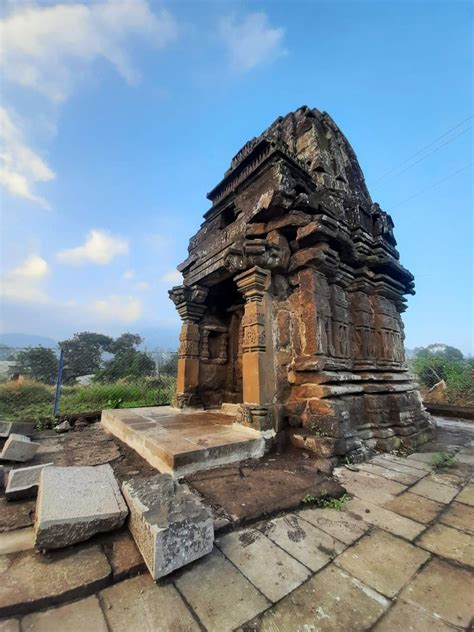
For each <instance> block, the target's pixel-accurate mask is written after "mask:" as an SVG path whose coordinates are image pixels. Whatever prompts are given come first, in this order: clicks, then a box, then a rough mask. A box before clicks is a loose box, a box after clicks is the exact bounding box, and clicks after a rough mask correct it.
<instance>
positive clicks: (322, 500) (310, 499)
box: [303, 490, 350, 511]
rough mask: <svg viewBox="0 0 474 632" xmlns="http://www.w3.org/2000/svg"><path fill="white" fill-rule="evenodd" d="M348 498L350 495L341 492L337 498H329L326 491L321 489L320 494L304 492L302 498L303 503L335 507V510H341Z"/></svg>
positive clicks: (322, 507)
mask: <svg viewBox="0 0 474 632" xmlns="http://www.w3.org/2000/svg"><path fill="white" fill-rule="evenodd" d="M348 500H350V496H348V495H347V494H343V495H342V496H340V497H339V498H331V497H330V496H328V493H327V492H326V491H325V490H323V492H322V494H321V496H319V497H318V496H312V495H311V494H306V496H305V497H304V498H303V503H304V504H305V505H316V506H317V507H320V508H321V509H336V510H337V511H341V510H342V509H344V506H345V504H346V503H347V501H348Z"/></svg>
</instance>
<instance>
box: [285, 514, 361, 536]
mask: <svg viewBox="0 0 474 632" xmlns="http://www.w3.org/2000/svg"><path fill="white" fill-rule="evenodd" d="M298 515H299V516H301V517H302V518H304V520H306V521H307V522H310V523H311V524H313V525H314V526H315V527H318V528H319V529H321V531H324V532H325V533H328V534H329V535H332V536H333V537H334V538H337V539H338V540H340V541H341V542H344V544H352V543H353V542H355V541H356V540H358V539H359V538H360V537H361V536H362V535H364V533H365V532H366V531H367V530H368V529H369V525H368V524H366V523H365V522H364V521H363V520H362V519H361V518H360V517H359V516H355V515H354V516H353V515H351V514H350V513H348V512H347V511H336V510H334V509H304V510H303V511H300V512H299V513H298Z"/></svg>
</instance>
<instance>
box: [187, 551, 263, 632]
mask: <svg viewBox="0 0 474 632" xmlns="http://www.w3.org/2000/svg"><path fill="white" fill-rule="evenodd" d="M174 583H175V584H176V586H177V588H178V590H179V591H180V593H181V594H182V595H183V596H184V598H185V599H186V602H187V603H188V604H189V605H190V606H191V607H192V608H193V610H194V612H195V613H196V614H197V616H198V617H199V620H200V621H201V623H202V624H203V626H204V628H206V630H208V632H226V631H227V630H234V629H235V628H237V627H238V626H239V625H242V624H243V623H245V622H246V621H249V620H250V619H253V618H254V617H255V616H257V614H259V613H260V612H262V611H263V610H266V609H267V608H268V606H269V605H270V602H269V601H267V599H266V598H265V597H264V596H263V595H262V594H260V593H259V592H258V591H257V590H256V589H255V587H254V586H252V584H251V583H250V582H249V581H248V580H247V579H246V578H245V577H244V576H243V575H242V573H240V572H239V571H238V570H237V569H236V568H235V566H234V565H233V564H232V563H231V562H229V560H228V559H227V558H226V557H225V556H224V555H223V554H222V553H221V552H220V551H219V550H218V549H214V551H213V552H212V553H211V554H210V555H208V556H207V557H205V558H203V559H201V560H199V561H198V562H196V563H195V564H193V566H192V567H190V568H187V569H184V570H183V571H182V573H181V574H180V576H179V577H177V579H176V580H175V582H174Z"/></svg>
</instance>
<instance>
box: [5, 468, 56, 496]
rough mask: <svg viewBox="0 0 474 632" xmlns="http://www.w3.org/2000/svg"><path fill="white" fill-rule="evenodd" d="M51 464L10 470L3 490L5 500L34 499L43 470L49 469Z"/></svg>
mask: <svg viewBox="0 0 474 632" xmlns="http://www.w3.org/2000/svg"><path fill="white" fill-rule="evenodd" d="M50 465H53V463H42V464H41V465H32V466H31V467H19V468H18V469H16V470H10V472H9V474H8V478H7V486H6V488H5V497H6V499H7V500H18V499H19V498H35V496H36V494H37V493H38V485H39V480H40V475H41V472H42V471H43V468H45V467H49V466H50Z"/></svg>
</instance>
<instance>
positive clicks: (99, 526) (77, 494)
mask: <svg viewBox="0 0 474 632" xmlns="http://www.w3.org/2000/svg"><path fill="white" fill-rule="evenodd" d="M127 514H128V510H127V506H126V504H125V502H124V500H123V497H122V494H121V493H120V489H119V486H118V484H117V481H116V480H115V476H114V473H113V470H112V468H111V467H110V465H108V464H107V465H99V466H98V467H55V466H53V467H47V468H43V471H42V472H41V477H40V484H39V491H38V500H37V503H36V520H35V534H36V539H35V546H36V548H38V549H58V548H61V547H64V546H69V545H71V544H75V543H76V542H82V541H83V540H87V539H88V538H90V537H92V536H93V535H95V534H96V533H102V532H104V531H111V530H112V529H118V528H119V527H121V526H122V525H123V523H124V521H125V518H126V517H127Z"/></svg>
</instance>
